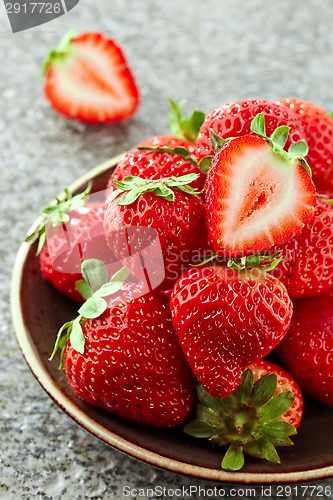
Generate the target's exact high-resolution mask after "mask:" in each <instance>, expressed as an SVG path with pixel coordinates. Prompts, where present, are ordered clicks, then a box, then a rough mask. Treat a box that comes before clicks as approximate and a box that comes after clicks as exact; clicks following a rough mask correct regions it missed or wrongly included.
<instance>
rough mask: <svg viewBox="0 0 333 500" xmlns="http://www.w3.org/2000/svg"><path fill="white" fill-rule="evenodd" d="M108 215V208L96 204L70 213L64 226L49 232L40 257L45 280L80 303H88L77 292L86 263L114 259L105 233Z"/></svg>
mask: <svg viewBox="0 0 333 500" xmlns="http://www.w3.org/2000/svg"><path fill="white" fill-rule="evenodd" d="M104 213H105V210H104V206H103V205H102V204H96V203H94V204H89V203H88V204H87V205H86V206H84V207H82V208H79V209H77V210H74V211H72V212H70V213H69V217H70V219H69V221H68V222H67V223H66V224H65V225H64V226H63V225H61V226H57V227H54V228H52V229H51V230H50V231H49V233H48V236H47V238H46V243H45V245H44V246H43V248H42V250H41V253H40V256H39V259H40V269H41V272H42V274H43V276H44V278H45V279H46V280H47V281H49V282H50V283H52V285H53V286H54V287H55V288H56V289H57V290H59V291H61V292H62V293H64V294H65V295H67V296H68V297H70V298H71V299H73V300H75V301H76V302H84V298H83V297H82V295H81V294H80V292H79V291H78V290H77V288H76V282H77V281H78V280H80V279H82V275H81V271H80V269H81V263H82V261H83V260H84V259H88V258H92V257H95V258H97V257H98V258H99V259H101V260H103V261H104V262H105V263H107V262H110V258H111V257H112V253H111V250H110V248H109V247H108V245H107V243H106V239H105V236H104V231H103V221H104ZM64 228H65V230H64ZM118 267H119V266H118Z"/></svg>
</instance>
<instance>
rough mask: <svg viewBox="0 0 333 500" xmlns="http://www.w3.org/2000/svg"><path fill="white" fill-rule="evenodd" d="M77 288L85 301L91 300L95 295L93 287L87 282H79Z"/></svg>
mask: <svg viewBox="0 0 333 500" xmlns="http://www.w3.org/2000/svg"><path fill="white" fill-rule="evenodd" d="M75 288H76V289H77V291H78V292H79V294H80V295H81V297H83V298H84V299H85V300H87V299H89V297H91V296H92V294H93V291H92V289H91V286H90V285H89V283H87V282H86V281H85V280H78V281H77V282H76V283H75Z"/></svg>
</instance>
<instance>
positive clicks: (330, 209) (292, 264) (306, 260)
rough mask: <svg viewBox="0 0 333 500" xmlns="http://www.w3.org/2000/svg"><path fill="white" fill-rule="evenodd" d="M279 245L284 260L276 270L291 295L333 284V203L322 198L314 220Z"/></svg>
mask: <svg viewBox="0 0 333 500" xmlns="http://www.w3.org/2000/svg"><path fill="white" fill-rule="evenodd" d="M278 248H279V250H281V252H282V255H283V256H284V260H282V262H280V264H279V265H278V266H277V267H276V268H275V269H274V270H273V271H272V274H273V275H274V276H275V277H276V278H278V279H279V280H280V281H282V282H283V283H284V285H285V286H286V288H287V290H288V293H289V295H290V297H293V298H294V297H309V296H311V295H317V294H318V293H322V292H325V291H327V290H329V289H330V288H333V206H332V205H330V204H328V203H327V202H326V201H324V200H321V199H320V198H319V199H318V201H317V205H316V208H315V212H314V218H313V220H312V221H311V222H309V223H308V224H306V225H305V227H304V228H303V229H302V231H301V232H300V234H298V235H297V236H294V237H293V238H291V239H290V240H288V241H287V242H286V243H285V244H284V245H280V246H279V247H278ZM274 250H275V249H273V251H274ZM276 250H277V247H276Z"/></svg>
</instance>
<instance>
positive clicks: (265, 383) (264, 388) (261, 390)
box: [251, 373, 277, 407]
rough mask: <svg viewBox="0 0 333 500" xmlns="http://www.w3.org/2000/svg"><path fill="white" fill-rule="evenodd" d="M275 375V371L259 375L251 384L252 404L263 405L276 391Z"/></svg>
mask: <svg viewBox="0 0 333 500" xmlns="http://www.w3.org/2000/svg"><path fill="white" fill-rule="evenodd" d="M276 386H277V376H276V374H275V373H268V374H267V375H265V376H264V377H261V378H260V379H259V380H258V381H257V382H256V383H255V384H254V386H253V391H252V396H251V403H252V404H253V405H254V406H257V407H260V406H263V405H264V404H265V403H267V401H268V400H269V399H271V397H272V396H273V394H274V393H275V391H276Z"/></svg>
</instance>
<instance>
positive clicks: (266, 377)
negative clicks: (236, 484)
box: [184, 360, 303, 471]
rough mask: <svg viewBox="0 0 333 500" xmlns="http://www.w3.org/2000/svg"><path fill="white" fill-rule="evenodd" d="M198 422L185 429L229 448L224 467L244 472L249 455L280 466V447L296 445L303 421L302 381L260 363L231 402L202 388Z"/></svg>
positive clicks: (195, 421) (279, 369) (234, 394)
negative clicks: (296, 436)
mask: <svg viewBox="0 0 333 500" xmlns="http://www.w3.org/2000/svg"><path fill="white" fill-rule="evenodd" d="M198 399H199V404H198V405H197V407H196V417H197V419H196V420H192V421H191V422H189V423H188V424H186V426H185V428H184V431H185V432H186V433H187V434H190V435H191V436H194V437H199V438H208V439H209V441H211V442H212V443H213V444H215V445H216V444H217V445H219V446H227V445H229V448H228V450H227V452H226V454H225V456H224V458H223V460H222V464H221V466H222V468H223V469H226V470H231V471H235V470H239V469H241V468H242V467H243V465H244V461H245V459H244V453H246V454H248V455H250V456H252V457H255V458H264V459H266V460H268V461H270V462H274V463H280V457H279V455H278V453H277V451H276V449H275V446H290V445H292V444H293V442H292V441H291V439H290V438H289V436H292V435H293V434H296V427H297V426H298V425H299V424H300V421H301V418H302V409H303V398H302V394H301V391H300V389H299V387H298V385H297V383H296V382H295V381H294V380H293V379H292V377H290V375H289V374H288V373H287V372H285V371H284V370H282V369H281V368H280V367H279V366H277V365H275V364H273V363H269V362H267V361H263V360H262V361H259V362H258V363H256V364H254V365H251V367H250V368H249V369H247V370H246V372H245V373H244V376H243V378H242V382H241V384H240V385H239V386H238V388H237V389H236V390H235V391H234V392H233V393H232V394H231V395H230V396H227V397H226V398H222V399H219V398H214V397H213V396H211V395H210V394H209V393H208V392H206V391H205V390H204V389H203V387H202V386H199V387H198Z"/></svg>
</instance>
